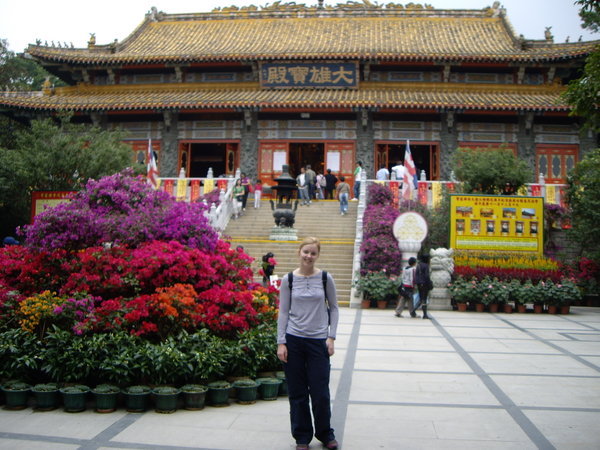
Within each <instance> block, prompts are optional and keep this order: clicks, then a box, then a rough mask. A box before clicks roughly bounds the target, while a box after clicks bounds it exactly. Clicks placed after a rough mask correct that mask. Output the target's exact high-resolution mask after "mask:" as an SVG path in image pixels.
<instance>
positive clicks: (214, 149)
mask: <svg viewBox="0 0 600 450" xmlns="http://www.w3.org/2000/svg"><path fill="white" fill-rule="evenodd" d="M95 41H96V39H95V36H94V35H91V38H90V40H89V42H88V46H87V48H69V47H68V46H66V45H62V46H61V45H58V46H48V45H42V43H41V42H40V41H38V42H37V43H36V44H35V45H29V46H28V48H27V49H26V54H27V55H29V56H30V57H31V58H33V59H35V60H37V61H38V62H39V63H40V64H41V65H42V66H44V67H45V68H46V69H47V70H48V71H49V72H50V73H52V74H54V75H56V76H57V77H59V78H60V79H62V80H64V81H65V82H66V83H67V85H68V86H66V87H57V88H55V87H53V86H50V85H47V86H45V88H44V90H43V91H42V92H35V93H18V92H4V93H0V112H2V113H3V114H6V115H9V116H12V117H14V118H15V119H18V120H27V119H29V118H35V117H38V116H47V115H52V114H54V113H56V112H58V111H61V110H70V111H73V112H74V114H75V117H74V120H76V121H80V122H89V123H94V124H97V125H99V126H101V127H104V128H108V129H116V128H121V129H124V130H125V131H126V133H127V142H129V143H130V144H131V146H132V160H133V161H138V162H140V163H143V162H144V159H145V150H146V148H147V146H148V140H151V143H152V146H153V148H154V150H155V151H156V153H157V154H158V162H159V170H160V174H161V176H164V177H175V176H177V175H178V174H179V173H180V171H181V169H182V168H183V170H184V172H185V175H186V176H187V177H205V176H206V174H207V170H208V168H209V167H211V168H212V169H213V173H214V174H215V176H218V175H221V174H227V175H231V174H233V173H234V172H235V170H236V169H237V168H238V167H239V168H241V170H242V171H243V172H246V173H247V174H248V175H250V176H251V177H252V178H257V177H260V178H261V179H262V180H263V182H264V183H267V184H272V179H273V178H274V177H276V176H278V175H279V174H280V173H281V172H280V170H281V167H282V165H283V164H289V166H290V169H291V173H292V175H295V173H296V172H297V171H298V170H299V167H300V166H301V165H304V164H311V165H312V167H313V168H314V169H317V170H318V171H319V172H322V171H324V170H326V169H328V168H330V169H332V171H333V172H334V173H337V174H338V175H345V176H347V177H348V176H349V177H350V178H351V176H352V173H353V170H354V167H355V164H356V162H357V161H359V160H360V161H362V162H363V164H364V166H365V168H366V170H367V174H368V175H369V177H370V178H373V177H374V173H375V171H376V170H377V169H378V168H379V167H380V166H381V165H386V166H388V167H391V166H393V165H395V164H396V162H397V161H401V160H402V159H403V155H404V150H405V147H406V143H407V140H410V147H411V152H412V155H413V158H414V160H415V163H416V166H417V169H418V170H419V172H421V171H424V172H425V174H426V177H427V179H428V180H441V179H449V177H450V169H449V161H450V158H451V156H452V154H453V153H454V151H455V150H456V149H457V148H458V147H498V146H507V147H509V148H511V149H513V151H514V152H515V153H516V154H517V155H518V156H519V157H520V158H522V159H524V160H526V161H527V162H528V163H529V164H530V166H531V170H532V173H535V174H539V173H542V174H543V175H544V176H545V179H546V182H547V183H562V182H564V181H565V177H566V173H567V171H568V170H569V169H570V168H572V167H573V166H574V165H575V164H576V163H577V162H578V161H579V160H580V159H581V158H582V156H583V155H584V154H585V153H586V152H588V151H590V150H592V149H593V148H596V147H597V143H598V142H597V138H598V136H597V135H596V134H594V133H589V132H586V133H581V132H580V124H581V120H580V118H578V117H574V116H571V115H569V113H570V107H569V106H568V105H567V104H566V103H565V101H564V100H563V99H562V98H561V93H562V92H563V91H564V90H565V85H566V83H568V81H569V80H571V79H573V78H576V77H577V76H579V71H580V70H581V68H582V67H583V65H584V62H585V58H586V57H587V56H588V55H589V54H590V53H591V52H592V51H593V50H594V48H595V47H596V46H597V45H598V44H599V43H600V42H599V41H593V42H571V43H554V41H553V37H552V35H551V32H550V29H549V28H548V29H546V38H545V39H544V40H529V39H526V38H524V37H523V36H522V35H521V36H519V35H518V34H517V33H516V32H515V31H514V30H513V28H512V26H511V24H510V22H509V21H508V19H507V16H506V11H505V10H504V9H503V8H501V7H500V6H499V2H495V3H494V5H493V6H491V7H486V8H484V9H481V10H437V9H433V8H431V7H430V6H427V5H419V4H414V3H410V4H408V5H406V6H402V5H399V4H393V3H389V4H386V5H379V4H373V3H371V2H369V1H367V0H364V2H355V1H351V2H348V3H345V4H339V5H336V6H328V5H324V4H323V2H322V1H320V2H319V4H318V5H315V6H305V5H300V4H295V3H288V4H282V3H280V2H276V3H274V4H273V5H272V6H267V7H262V8H260V7H254V6H248V7H241V8H238V7H235V6H232V7H228V8H222V9H215V10H213V11H212V12H207V13H193V14H192V13H190V14H167V13H164V12H161V11H157V10H156V8H152V10H151V11H150V12H149V13H147V14H146V16H145V18H144V20H143V22H142V23H141V24H140V25H139V26H138V27H137V28H136V29H135V30H134V31H133V32H132V33H131V34H130V35H129V36H128V37H126V38H125V39H124V40H122V41H117V40H115V41H114V42H111V43H109V44H106V45H99V44H96V42H95Z"/></svg>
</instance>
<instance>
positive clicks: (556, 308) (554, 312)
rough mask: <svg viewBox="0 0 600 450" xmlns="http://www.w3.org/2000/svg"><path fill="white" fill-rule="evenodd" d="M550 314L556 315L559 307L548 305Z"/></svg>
mask: <svg viewBox="0 0 600 450" xmlns="http://www.w3.org/2000/svg"><path fill="white" fill-rule="evenodd" d="M548 313H549V314H556V313H558V306H556V305H548Z"/></svg>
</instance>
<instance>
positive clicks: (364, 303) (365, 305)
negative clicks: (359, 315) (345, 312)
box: [360, 299, 371, 309]
mask: <svg viewBox="0 0 600 450" xmlns="http://www.w3.org/2000/svg"><path fill="white" fill-rule="evenodd" d="M360 307H361V308H362V309H369V308H370V307H371V300H369V299H363V300H361V302H360Z"/></svg>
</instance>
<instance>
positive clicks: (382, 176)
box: [375, 164, 390, 181]
mask: <svg viewBox="0 0 600 450" xmlns="http://www.w3.org/2000/svg"><path fill="white" fill-rule="evenodd" d="M375 178H376V179H378V180H380V181H384V180H389V179H390V171H389V170H387V167H385V166H384V165H383V164H382V165H381V168H380V169H379V170H378V171H377V173H376V174H375Z"/></svg>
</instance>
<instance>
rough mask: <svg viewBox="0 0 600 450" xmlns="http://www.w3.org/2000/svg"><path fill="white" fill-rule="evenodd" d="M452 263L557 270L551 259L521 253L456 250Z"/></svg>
mask: <svg viewBox="0 0 600 450" xmlns="http://www.w3.org/2000/svg"><path fill="white" fill-rule="evenodd" d="M454 265H455V266H464V267H473V268H477V267H496V268H501V269H538V270H557V269H558V263H557V262H556V261H554V260H553V259H550V258H546V257H544V256H538V255H523V254H521V253H502V254H498V253H486V252H460V251H459V252H456V253H455V255H454Z"/></svg>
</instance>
